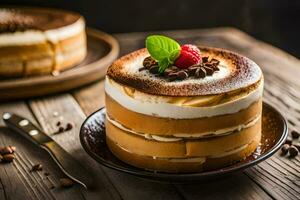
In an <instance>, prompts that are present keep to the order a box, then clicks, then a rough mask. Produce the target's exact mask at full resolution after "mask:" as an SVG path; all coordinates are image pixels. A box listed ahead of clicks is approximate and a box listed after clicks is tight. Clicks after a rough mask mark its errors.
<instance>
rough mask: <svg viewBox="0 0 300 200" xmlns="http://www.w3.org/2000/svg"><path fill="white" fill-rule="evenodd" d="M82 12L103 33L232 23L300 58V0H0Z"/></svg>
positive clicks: (88, 22)
mask: <svg viewBox="0 0 300 200" xmlns="http://www.w3.org/2000/svg"><path fill="white" fill-rule="evenodd" d="M0 2H1V5H26V6H46V7H55V8H63V9H68V10H73V11H77V12H79V13H81V14H82V15H83V16H84V17H85V18H86V21H87V25H88V26H90V27H94V28H98V29H100V30H103V31H106V32H108V33H123V32H138V31H159V30H175V29H195V28H209V27H219V26H232V27H236V28H238V29H241V30H243V31H245V32H247V33H248V34H250V35H252V36H254V37H256V38H257V39H260V40H263V41H265V42H268V43H271V44H272V45H274V46H276V47H279V48H281V49H283V50H285V51H287V52H289V53H290V54H292V55H294V56H296V57H298V58H300V39H299V37H300V31H299V30H300V0H287V1H284V0H208V1H207V0H205V1H203V0H151V1H146V0H108V1H102V0H64V1H62V0H51V1H44V0H1V1H0Z"/></svg>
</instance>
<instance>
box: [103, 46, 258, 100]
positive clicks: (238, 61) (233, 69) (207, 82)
mask: <svg viewBox="0 0 300 200" xmlns="http://www.w3.org/2000/svg"><path fill="white" fill-rule="evenodd" d="M198 48H199V49H200V51H201V54H202V56H203V57H209V58H213V59H217V60H218V61H219V66H218V68H219V70H218V71H216V72H214V73H213V74H212V75H211V76H206V77H204V78H195V77H188V78H186V79H184V80H176V81H170V80H168V79H166V78H164V77H161V76H158V75H155V74H152V73H150V72H149V71H148V70H140V69H141V68H142V67H143V61H144V59H145V58H146V57H148V56H149V52H148V51H147V49H140V50H137V51H134V52H132V53H130V54H128V55H125V56H123V57H121V58H120V59H118V60H117V61H115V62H114V63H113V64H112V65H111V66H110V67H109V68H108V71H107V76H108V77H109V78H111V79H113V80H114V81H116V82H118V83H120V84H123V85H125V86H129V87H132V88H134V89H137V90H139V91H142V92H145V93H149V94H154V95H165V96H201V95H213V94H223V93H227V92H232V91H235V90H240V89H247V88H249V87H251V86H256V85H257V84H258V83H259V82H260V80H261V78H262V72H261V69H260V68H259V66H258V65H257V64H256V63H254V62H253V61H252V60H250V59H248V58H246V57H244V56H242V55H239V54H237V53H233V52H231V51H228V50H224V49H219V48H212V47H202V46H199V47H198Z"/></svg>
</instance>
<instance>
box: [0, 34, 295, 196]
mask: <svg viewBox="0 0 300 200" xmlns="http://www.w3.org/2000/svg"><path fill="white" fill-rule="evenodd" d="M160 33H161V34H166V35H169V36H171V37H173V38H175V39H177V40H178V41H180V42H181V43H196V44H201V45H209V46H215V47H222V48H226V49H229V50H233V51H236V52H238V53H240V54H243V55H245V56H247V57H249V58H251V59H253V60H254V61H255V62H257V63H258V64H259V65H260V66H261V68H262V69H263V72H264V76H265V92H264V100H265V101H267V102H268V103H270V104H272V105H273V106H275V107H277V108H278V109H279V110H280V111H281V112H282V113H283V114H284V115H285V117H286V118H287V119H288V121H289V128H290V129H297V130H298V131H300V103H299V102H300V80H299V76H300V69H299V67H300V62H299V60H298V59H296V58H294V57H292V56H290V55H288V54H287V53H285V52H283V51H281V50H279V49H276V48H274V47H272V46H270V45H268V44H265V43H262V42H260V41H257V40H255V39H254V38H251V37H250V36H248V35H246V34H245V33H243V32H240V31H238V30H236V29H232V28H216V29H206V30H181V31H169V32H160ZM148 34H151V33H128V34H118V35H115V37H116V38H117V40H118V41H119V43H120V47H121V55H124V54H126V53H128V52H130V51H133V50H136V49H138V48H141V47H143V46H144V39H145V37H146V36H147V35H148ZM103 88H104V84H103V80H101V81H98V82H96V83H93V84H91V85H88V86H86V87H82V88H80V89H77V90H74V91H72V92H69V93H64V94H59V95H55V96H48V97H43V98H36V99H31V100H28V101H18V102H10V103H5V104H0V114H1V113H3V112H5V111H10V112H16V113H17V114H20V115H23V116H24V117H28V118H29V119H31V120H33V121H34V122H35V123H36V124H37V125H39V126H40V127H41V128H42V129H43V130H44V131H45V132H47V133H48V134H49V135H50V136H51V137H53V138H54V140H56V141H57V142H58V143H59V144H60V145H61V146H63V147H64V148H65V149H66V150H67V151H68V152H70V153H71V154H72V155H73V156H74V158H75V159H77V160H79V161H80V162H81V163H82V164H83V165H84V166H85V167H86V169H87V170H89V171H91V173H92V174H93V175H94V178H95V179H96V180H97V190H95V191H85V190H84V189H82V188H80V187H79V186H75V187H72V188H68V189H62V188H60V187H59V178H61V177H63V174H62V173H61V172H60V171H59V169H58V167H57V166H56V165H55V164H54V162H53V161H52V160H51V159H50V158H49V156H48V155H47V154H46V153H45V152H43V151H42V150H40V149H39V148H38V147H36V146H34V145H32V144H31V143H29V142H28V141H26V140H25V139H24V138H22V137H20V136H18V135H16V134H14V133H13V132H11V131H9V130H8V129H7V128H5V127H2V128H0V145H15V146H17V148H18V150H17V153H16V159H15V160H14V162H13V163H12V164H5V165H2V164H1V165H0V199H72V200H73V199H143V200H146V199H156V200H157V199H299V197H300V159H299V156H298V157H297V158H296V159H293V160H292V159H289V158H287V157H282V156H281V155H280V153H279V152H278V153H277V154H276V155H274V156H272V157H271V158H269V159H267V160H266V161H264V162H262V163H260V164H259V165H257V166H255V167H252V168H250V169H247V170H246V171H245V172H242V173H237V174H234V175H231V176H229V177H222V178H221V179H217V180H213V181H207V182H201V183H190V184H167V183H159V182H152V181H148V180H144V179H140V178H136V177H133V176H130V175H127V174H122V173H119V172H116V171H113V170H110V169H107V168H105V167H102V166H100V165H99V164H98V163H96V162H95V161H94V160H92V159H91V158H89V157H88V155H87V154H86V153H85V152H84V151H83V149H82V148H81V146H80V144H79V138H78V132H79V128H80V125H81V123H82V122H83V120H84V119H85V117H86V116H87V115H89V114H91V113H92V112H93V111H95V110H97V109H99V108H100V107H102V106H104V92H103ZM0 98H1V97H0ZM54 113H58V116H56V115H55V114H54ZM58 121H61V122H62V123H63V124H66V123H68V122H71V123H73V124H74V128H73V129H72V130H70V131H67V132H64V133H60V134H54V133H55V132H57V129H58V127H57V126H56V123H57V122H58ZM0 125H1V126H3V123H2V122H1V123H0ZM35 163H42V164H43V166H44V170H43V171H42V172H34V173H29V170H30V168H31V166H32V165H33V164H35ZM46 171H47V172H49V173H50V176H49V177H50V178H51V180H50V181H49V180H47V178H46V177H45V175H44V174H43V173H44V172H46ZM51 184H53V185H54V186H55V188H54V189H51Z"/></svg>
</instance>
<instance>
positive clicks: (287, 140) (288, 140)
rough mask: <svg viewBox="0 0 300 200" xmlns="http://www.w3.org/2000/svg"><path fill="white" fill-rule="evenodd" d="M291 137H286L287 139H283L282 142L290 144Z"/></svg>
mask: <svg viewBox="0 0 300 200" xmlns="http://www.w3.org/2000/svg"><path fill="white" fill-rule="evenodd" d="M292 141H293V140H292V138H291V137H287V139H286V140H285V142H284V144H289V145H291V144H292Z"/></svg>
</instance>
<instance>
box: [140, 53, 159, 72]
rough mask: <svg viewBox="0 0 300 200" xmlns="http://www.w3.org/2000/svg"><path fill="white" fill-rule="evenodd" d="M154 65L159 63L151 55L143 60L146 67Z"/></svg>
mask: <svg viewBox="0 0 300 200" xmlns="http://www.w3.org/2000/svg"><path fill="white" fill-rule="evenodd" d="M153 65H157V62H156V61H155V60H154V59H153V58H151V56H149V57H146V58H145V59H144V61H143V66H144V67H146V68H147V69H149V68H150V67H151V66H153Z"/></svg>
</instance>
